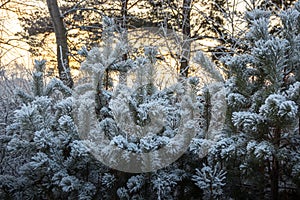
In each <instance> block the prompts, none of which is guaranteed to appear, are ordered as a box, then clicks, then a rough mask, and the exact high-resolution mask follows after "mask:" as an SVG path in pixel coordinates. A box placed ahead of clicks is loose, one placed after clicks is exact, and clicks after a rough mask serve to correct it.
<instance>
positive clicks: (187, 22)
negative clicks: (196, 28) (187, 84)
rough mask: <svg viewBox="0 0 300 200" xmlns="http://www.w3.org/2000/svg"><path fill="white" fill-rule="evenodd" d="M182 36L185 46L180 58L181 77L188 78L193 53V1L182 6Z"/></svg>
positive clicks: (185, 0) (185, 2) (187, 0)
mask: <svg viewBox="0 0 300 200" xmlns="http://www.w3.org/2000/svg"><path fill="white" fill-rule="evenodd" d="M182 7H183V8H182V9H183V10H182V16H183V18H182V20H183V21H182V34H183V45H182V55H181V58H180V76H181V77H187V76H188V73H189V72H188V71H189V60H190V52H191V18H190V17H191V7H192V0H183V4H182Z"/></svg>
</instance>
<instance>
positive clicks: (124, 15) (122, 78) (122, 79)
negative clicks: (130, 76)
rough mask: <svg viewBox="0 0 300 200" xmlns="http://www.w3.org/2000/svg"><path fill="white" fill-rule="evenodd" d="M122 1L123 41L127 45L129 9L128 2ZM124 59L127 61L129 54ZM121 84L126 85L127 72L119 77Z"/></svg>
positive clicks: (121, 73)
mask: <svg viewBox="0 0 300 200" xmlns="http://www.w3.org/2000/svg"><path fill="white" fill-rule="evenodd" d="M121 1H122V10H121V14H122V23H121V26H122V27H121V28H122V33H121V34H122V37H123V38H122V39H123V40H124V41H125V43H126V44H127V42H128V11H127V7H128V0H121ZM122 59H123V60H124V61H126V60H127V59H128V54H127V52H126V53H124V54H123V55H122ZM119 79H120V80H119V82H120V83H121V84H125V85H126V83H127V72H123V71H121V72H120V76H119Z"/></svg>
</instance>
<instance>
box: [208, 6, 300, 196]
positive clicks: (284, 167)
mask: <svg viewBox="0 0 300 200" xmlns="http://www.w3.org/2000/svg"><path fill="white" fill-rule="evenodd" d="M298 4H299V3H297V4H296V6H295V7H293V8H290V9H288V10H286V11H282V12H280V13H276V15H277V16H278V17H279V18H280V20H281V22H282V26H281V27H280V31H278V32H270V28H269V27H270V16H271V14H272V13H270V12H268V11H263V10H253V11H251V12H247V13H246V19H247V20H248V22H249V25H250V26H249V27H250V29H249V31H248V33H247V34H246V38H245V39H246V41H247V42H248V46H249V48H248V49H249V51H248V52H245V53H243V54H240V55H236V56H233V57H225V58H223V61H224V63H225V65H226V66H228V67H229V69H230V79H229V80H228V81H227V85H228V86H229V88H230V92H229V93H228V95H227V101H228V113H227V116H228V123H227V126H228V128H229V131H228V132H227V136H226V134H225V136H224V138H223V139H221V140H220V141H219V142H217V144H218V143H219V145H221V144H222V143H223V146H222V145H221V146H219V147H218V145H217V146H215V147H214V148H213V149H212V150H213V152H214V153H215V155H214V156H213V157H214V158H213V159H215V161H218V162H221V163H222V164H223V165H224V167H225V168H226V169H227V172H228V173H227V176H228V180H233V181H232V183H233V184H232V190H230V189H229V192H230V193H231V195H236V198H237V197H239V198H240V197H241V196H244V195H250V194H251V193H255V194H256V195H259V196H260V198H270V199H279V198H281V197H283V196H288V195H292V194H294V195H295V194H296V191H297V188H299V185H298V184H299V181H298V180H297V179H298V178H295V177H294V176H293V175H294V173H295V169H297V168H298V167H297V166H298V164H297V163H298V162H299V158H300V157H299V147H300V146H299V134H298V127H299V124H298V121H297V120H295V119H297V118H298V116H299V109H298V105H299V104H297V103H298V101H299V99H298V97H295V96H297V95H295V94H296V93H297V91H298V89H297V87H298V86H299V83H298V82H295V78H294V76H295V75H296V74H297V73H296V70H297V67H296V66H298V62H299V61H298V59H295V58H296V57H298V56H297V55H299V40H298V37H299V36H298V34H299V26H298V21H297V19H298V16H299V11H298V10H297V6H298ZM290 91H293V92H290ZM292 93H293V94H292ZM225 161H226V162H227V163H226V162H225ZM229 161H230V162H229ZM238 170H240V172H238ZM236 187H239V188H240V189H241V190H242V191H244V194H243V193H240V194H237V193H235V192H234V191H233V190H234V188H236ZM289 189H291V191H292V192H291V194H289ZM267 191H269V192H267ZM238 195H240V196H238Z"/></svg>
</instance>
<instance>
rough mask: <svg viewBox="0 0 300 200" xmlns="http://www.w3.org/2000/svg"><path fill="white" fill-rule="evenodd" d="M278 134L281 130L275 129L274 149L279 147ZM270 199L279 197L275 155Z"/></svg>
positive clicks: (277, 163) (277, 167)
mask: <svg viewBox="0 0 300 200" xmlns="http://www.w3.org/2000/svg"><path fill="white" fill-rule="evenodd" d="M280 134H281V129H280V128H279V127H277V128H276V129H275V131H274V143H273V144H274V146H275V149H279V146H280ZM271 166H272V169H271V198H272V200H278V199H279V197H278V195H279V161H278V158H277V156H276V155H273V159H272V163H271Z"/></svg>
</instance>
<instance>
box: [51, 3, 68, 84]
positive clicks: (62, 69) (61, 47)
mask: <svg viewBox="0 0 300 200" xmlns="http://www.w3.org/2000/svg"><path fill="white" fill-rule="evenodd" d="M47 6H48V9H49V13H50V16H51V19H52V23H53V27H54V32H55V38H56V45H57V64H58V66H57V67H58V73H59V78H60V80H62V81H63V82H64V84H66V85H67V86H68V87H70V88H72V87H73V79H72V77H71V73H70V66H69V57H68V53H69V49H68V43H67V30H66V27H65V25H64V22H63V18H62V16H61V13H60V10H59V7H58V4H57V0H47Z"/></svg>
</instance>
